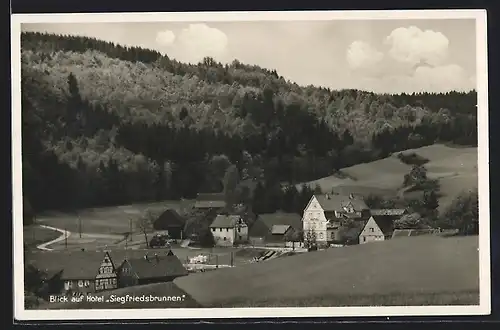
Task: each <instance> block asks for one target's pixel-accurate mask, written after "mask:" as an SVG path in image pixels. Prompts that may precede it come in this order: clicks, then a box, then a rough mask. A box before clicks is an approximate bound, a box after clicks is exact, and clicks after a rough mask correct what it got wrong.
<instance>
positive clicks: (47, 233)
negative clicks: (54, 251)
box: [23, 225, 61, 249]
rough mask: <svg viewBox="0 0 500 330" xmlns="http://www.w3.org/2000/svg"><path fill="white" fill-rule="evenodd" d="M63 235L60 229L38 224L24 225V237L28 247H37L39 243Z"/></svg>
mask: <svg viewBox="0 0 500 330" xmlns="http://www.w3.org/2000/svg"><path fill="white" fill-rule="evenodd" d="M59 236H61V233H59V232H58V231H55V230H52V229H48V228H44V227H41V226H38V225H30V226H24V227H23V238H24V243H25V246H26V248H28V249H36V247H37V246H38V245H39V244H42V243H45V242H48V241H51V240H53V239H56V238H58V237H59Z"/></svg>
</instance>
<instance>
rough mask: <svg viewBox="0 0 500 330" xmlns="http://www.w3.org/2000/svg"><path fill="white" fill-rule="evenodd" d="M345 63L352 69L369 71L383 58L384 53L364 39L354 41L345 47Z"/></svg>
mask: <svg viewBox="0 0 500 330" xmlns="http://www.w3.org/2000/svg"><path fill="white" fill-rule="evenodd" d="M346 57H347V63H348V64H349V67H350V68H351V69H352V70H362V71H363V70H368V71H371V70H373V69H374V68H376V66H377V65H379V64H380V62H381V61H382V60H383V58H384V54H383V53H382V52H380V51H378V50H376V49H375V48H373V47H372V46H370V44H368V43H366V42H364V41H354V42H353V43H352V44H351V45H350V46H349V48H348V49H347V54H346Z"/></svg>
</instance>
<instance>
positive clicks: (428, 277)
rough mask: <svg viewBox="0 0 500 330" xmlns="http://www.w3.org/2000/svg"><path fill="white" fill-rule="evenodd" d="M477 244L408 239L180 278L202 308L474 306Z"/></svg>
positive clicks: (465, 239) (179, 282) (467, 239)
mask: <svg viewBox="0 0 500 330" xmlns="http://www.w3.org/2000/svg"><path fill="white" fill-rule="evenodd" d="M477 247H478V238H477V237H448V238H442V237H430V236H421V237H410V238H407V239H400V240H390V241H386V242H381V243H371V244H365V245H356V246H350V247H345V248H338V249H328V250H324V251H315V252H309V253H304V254H298V255H294V256H289V257H286V258H277V259H275V260H272V261H269V262H263V263H256V264H249V265H242V266H240V267H236V268H231V269H222V270H218V271H216V272H209V273H204V274H192V275H189V276H187V277H184V278H178V279H176V280H175V281H174V283H175V284H176V285H177V286H179V287H180V288H181V289H182V290H184V291H186V292H187V293H189V294H190V295H191V296H192V297H193V298H194V299H195V300H196V301H198V302H199V303H200V304H202V305H204V306H206V307H256V306H274V307H294V306H324V307H328V306H351V305H356V306H363V305H366V306H373V305H448V304H464V305H467V304H478V303H479V255H478V250H477Z"/></svg>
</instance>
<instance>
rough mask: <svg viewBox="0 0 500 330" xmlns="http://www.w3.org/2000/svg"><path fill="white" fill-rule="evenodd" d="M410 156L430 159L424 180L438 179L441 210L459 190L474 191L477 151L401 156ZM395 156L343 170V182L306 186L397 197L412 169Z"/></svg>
mask: <svg viewBox="0 0 500 330" xmlns="http://www.w3.org/2000/svg"><path fill="white" fill-rule="evenodd" d="M411 152H415V153H416V154H417V155H420V156H422V157H425V158H427V159H429V162H428V163H427V164H425V167H426V168H427V170H428V173H427V176H428V177H429V178H431V179H438V180H439V183H440V193H441V194H442V196H440V197H439V202H440V207H439V208H440V210H443V209H444V208H445V207H446V206H448V205H449V204H450V203H451V201H452V200H453V199H454V198H455V197H456V196H457V195H458V194H459V193H460V192H461V191H462V190H464V189H471V188H477V186H478V170H477V148H463V147H460V148H454V147H450V146H445V145H442V144H434V145H431V146H426V147H421V148H417V149H410V150H406V151H404V153H411ZM397 154H398V153H394V154H393V155H391V156H389V157H387V158H384V159H380V160H377V161H374V162H371V163H366V164H358V165H354V166H351V167H347V168H343V169H342V170H341V172H342V173H343V174H344V175H345V176H346V177H345V178H340V177H339V176H338V175H332V176H328V177H325V178H321V179H318V180H315V181H310V182H308V184H310V185H312V186H314V185H316V184H319V185H320V186H321V189H322V190H323V191H331V190H332V189H334V190H335V191H338V192H340V193H342V192H353V193H358V194H363V195H367V194H377V195H383V196H387V197H389V196H397V195H398V193H399V191H400V189H401V187H402V183H403V177H404V175H405V174H407V173H408V172H409V171H410V169H411V166H410V165H406V164H404V163H403V162H401V161H400V160H399V159H398V158H397ZM299 187H300V185H299ZM410 194H411V193H410Z"/></svg>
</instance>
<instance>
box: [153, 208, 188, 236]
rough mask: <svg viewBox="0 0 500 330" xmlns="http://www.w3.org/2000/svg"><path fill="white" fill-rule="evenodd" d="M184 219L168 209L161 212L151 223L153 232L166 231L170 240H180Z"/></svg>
mask: <svg viewBox="0 0 500 330" xmlns="http://www.w3.org/2000/svg"><path fill="white" fill-rule="evenodd" d="M185 224H186V219H185V218H184V217H182V216H181V215H180V214H179V213H178V212H177V211H176V210H174V209H168V210H166V211H165V212H163V213H162V214H161V215H160V216H159V217H158V219H156V220H155V221H154V223H153V228H154V229H155V230H161V231H167V232H168V235H169V237H170V238H173V239H182V238H183V234H184V225H185Z"/></svg>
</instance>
